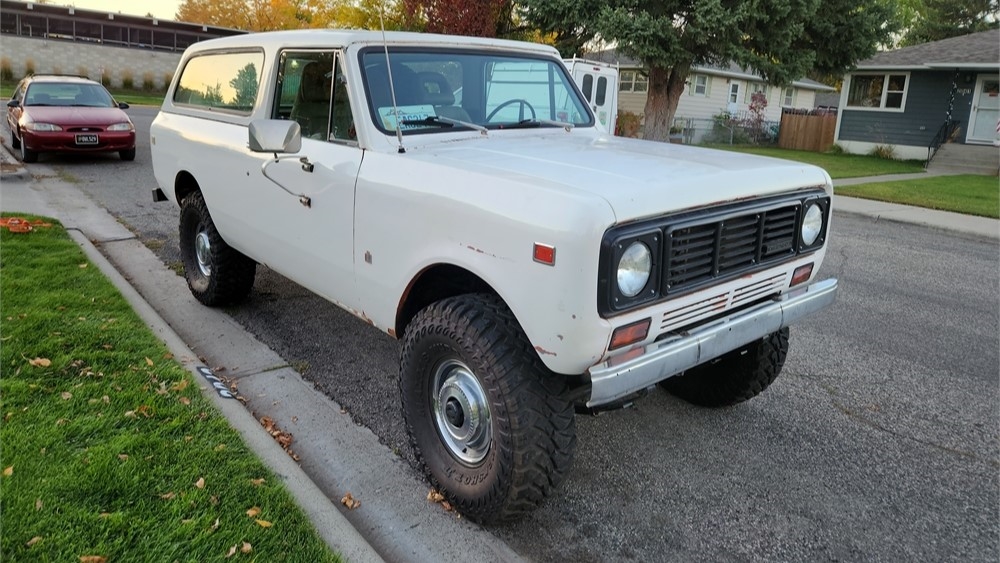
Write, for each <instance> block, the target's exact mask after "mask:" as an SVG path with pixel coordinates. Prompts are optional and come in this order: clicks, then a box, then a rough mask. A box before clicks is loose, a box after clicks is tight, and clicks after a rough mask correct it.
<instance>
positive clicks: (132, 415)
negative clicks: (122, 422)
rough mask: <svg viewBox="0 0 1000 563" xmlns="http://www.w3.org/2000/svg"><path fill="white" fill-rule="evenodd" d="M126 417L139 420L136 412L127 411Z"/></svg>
mask: <svg viewBox="0 0 1000 563" xmlns="http://www.w3.org/2000/svg"><path fill="white" fill-rule="evenodd" d="M125 417H126V418H138V415H136V414H135V411H125ZM60 420H62V419H60Z"/></svg>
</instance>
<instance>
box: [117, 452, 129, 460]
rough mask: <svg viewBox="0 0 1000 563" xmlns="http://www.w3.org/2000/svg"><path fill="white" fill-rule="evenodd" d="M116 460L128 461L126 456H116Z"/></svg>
mask: <svg viewBox="0 0 1000 563" xmlns="http://www.w3.org/2000/svg"><path fill="white" fill-rule="evenodd" d="M118 459H120V460H122V461H127V460H128V454H118Z"/></svg>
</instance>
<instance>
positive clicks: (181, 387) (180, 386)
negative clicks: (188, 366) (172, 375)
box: [170, 379, 188, 391]
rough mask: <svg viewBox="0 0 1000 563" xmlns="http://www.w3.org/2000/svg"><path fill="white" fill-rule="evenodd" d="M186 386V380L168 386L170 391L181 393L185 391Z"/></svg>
mask: <svg viewBox="0 0 1000 563" xmlns="http://www.w3.org/2000/svg"><path fill="white" fill-rule="evenodd" d="M187 386H188V380H187V379H182V380H180V381H178V382H177V383H174V384H173V385H171V386H170V390H171V391H183V390H185V389H187Z"/></svg>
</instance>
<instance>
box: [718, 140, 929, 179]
mask: <svg viewBox="0 0 1000 563" xmlns="http://www.w3.org/2000/svg"><path fill="white" fill-rule="evenodd" d="M712 148H716V149H722V150H732V151H736V152H744V153H750V154H759V155H762V156H772V157H774V158H784V159H787V160H795V161H798V162H805V163H808V164H815V165H816V166H819V167H820V168H823V169H825V170H826V171H827V173H828V174H830V177H831V178H834V179H836V178H858V177H861V176H878V175H880V174H912V173H915V172H923V171H924V163H923V161H919V160H886V159H884V158H878V157H875V156H868V155H858V154H833V153H819V152H810V151H795V150H789V149H779V148H777V147H756V146H754V147H749V146H729V145H713V146H712Z"/></svg>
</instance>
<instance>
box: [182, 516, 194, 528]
mask: <svg viewBox="0 0 1000 563" xmlns="http://www.w3.org/2000/svg"><path fill="white" fill-rule="evenodd" d="M191 522H194V519H193V518H187V519H185V520H181V524H184V525H185V526H186V525H188V524H190V523H191Z"/></svg>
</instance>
